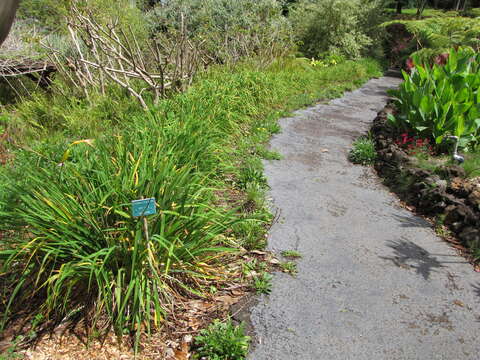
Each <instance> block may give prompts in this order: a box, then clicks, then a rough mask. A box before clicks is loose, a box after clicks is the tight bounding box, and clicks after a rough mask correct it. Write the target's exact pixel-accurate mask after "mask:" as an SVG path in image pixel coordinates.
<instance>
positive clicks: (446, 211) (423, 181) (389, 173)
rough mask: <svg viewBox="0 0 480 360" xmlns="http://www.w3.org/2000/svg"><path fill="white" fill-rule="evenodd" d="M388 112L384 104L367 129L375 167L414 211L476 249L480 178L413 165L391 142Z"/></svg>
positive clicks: (453, 168) (454, 169)
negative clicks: (372, 141)
mask: <svg viewBox="0 0 480 360" xmlns="http://www.w3.org/2000/svg"><path fill="white" fill-rule="evenodd" d="M389 112H392V109H391V108H390V107H389V106H387V107H386V108H385V109H384V110H382V111H381V112H380V113H378V115H377V117H376V118H375V120H374V122H373V126H372V130H371V131H372V134H373V135H374V137H375V141H376V148H377V152H378V159H377V161H376V163H375V169H376V170H377V172H378V173H379V175H380V176H381V177H382V178H384V179H385V183H386V185H388V186H389V187H390V188H391V189H392V190H393V191H395V192H396V193H397V194H398V195H399V196H400V197H401V198H402V200H404V201H405V202H406V203H407V204H408V205H411V206H414V207H415V209H416V211H417V212H418V213H421V214H424V215H427V216H432V217H437V218H439V219H442V220H443V224H444V225H446V226H447V227H448V228H449V229H450V230H451V231H452V232H453V233H454V234H455V235H456V236H457V238H458V239H459V240H460V241H461V242H462V244H463V245H465V246H466V247H468V248H471V249H480V230H479V226H480V179H465V171H464V169H463V168H462V167H460V166H457V165H448V166H442V167H439V168H438V169H436V170H435V171H433V170H432V171H430V170H426V169H423V168H420V167H418V166H416V161H417V160H416V158H414V157H411V156H409V155H408V154H407V153H406V152H405V151H404V150H403V149H402V148H401V147H400V146H398V145H397V144H396V143H395V135H396V132H395V130H394V129H392V127H391V126H389V124H388V122H387V114H388V113H389Z"/></svg>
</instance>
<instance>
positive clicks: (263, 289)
mask: <svg viewBox="0 0 480 360" xmlns="http://www.w3.org/2000/svg"><path fill="white" fill-rule="evenodd" d="M272 279H273V276H272V275H270V274H269V273H267V272H264V273H262V274H261V275H259V276H257V277H256V278H255V281H254V284H253V285H254V287H255V290H256V291H257V294H267V295H268V294H270V293H271V292H272Z"/></svg>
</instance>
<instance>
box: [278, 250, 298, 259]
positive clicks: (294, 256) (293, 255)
mask: <svg viewBox="0 0 480 360" xmlns="http://www.w3.org/2000/svg"><path fill="white" fill-rule="evenodd" d="M282 256H283V257H285V258H291V259H299V258H301V257H302V254H300V253H299V252H298V251H296V250H284V251H282Z"/></svg>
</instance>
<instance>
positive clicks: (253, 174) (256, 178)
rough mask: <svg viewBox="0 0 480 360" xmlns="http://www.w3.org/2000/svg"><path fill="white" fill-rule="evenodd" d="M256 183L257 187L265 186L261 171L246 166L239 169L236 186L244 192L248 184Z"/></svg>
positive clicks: (265, 180)
mask: <svg viewBox="0 0 480 360" xmlns="http://www.w3.org/2000/svg"><path fill="white" fill-rule="evenodd" d="M251 183H257V184H258V185H259V186H264V187H266V186H267V179H266V178H265V176H264V175H263V169H261V168H258V167H255V166H252V165H247V166H245V167H243V168H241V169H240V174H239V176H238V182H237V185H238V187H239V188H240V189H242V190H245V189H246V188H247V185H248V184H251Z"/></svg>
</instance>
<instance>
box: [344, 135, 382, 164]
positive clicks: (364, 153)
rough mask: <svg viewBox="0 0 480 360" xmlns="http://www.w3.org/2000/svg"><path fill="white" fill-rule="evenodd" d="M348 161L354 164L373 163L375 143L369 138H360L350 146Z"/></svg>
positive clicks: (375, 156) (375, 153)
mask: <svg viewBox="0 0 480 360" xmlns="http://www.w3.org/2000/svg"><path fill="white" fill-rule="evenodd" d="M352 146H353V147H352V150H350V154H349V159H350V161H351V162H353V163H355V164H362V165H370V164H373V163H374V162H375V159H376V158H377V151H376V150H375V142H374V141H373V140H372V138H370V137H361V138H359V139H357V140H355V142H354V143H353V145H352Z"/></svg>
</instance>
